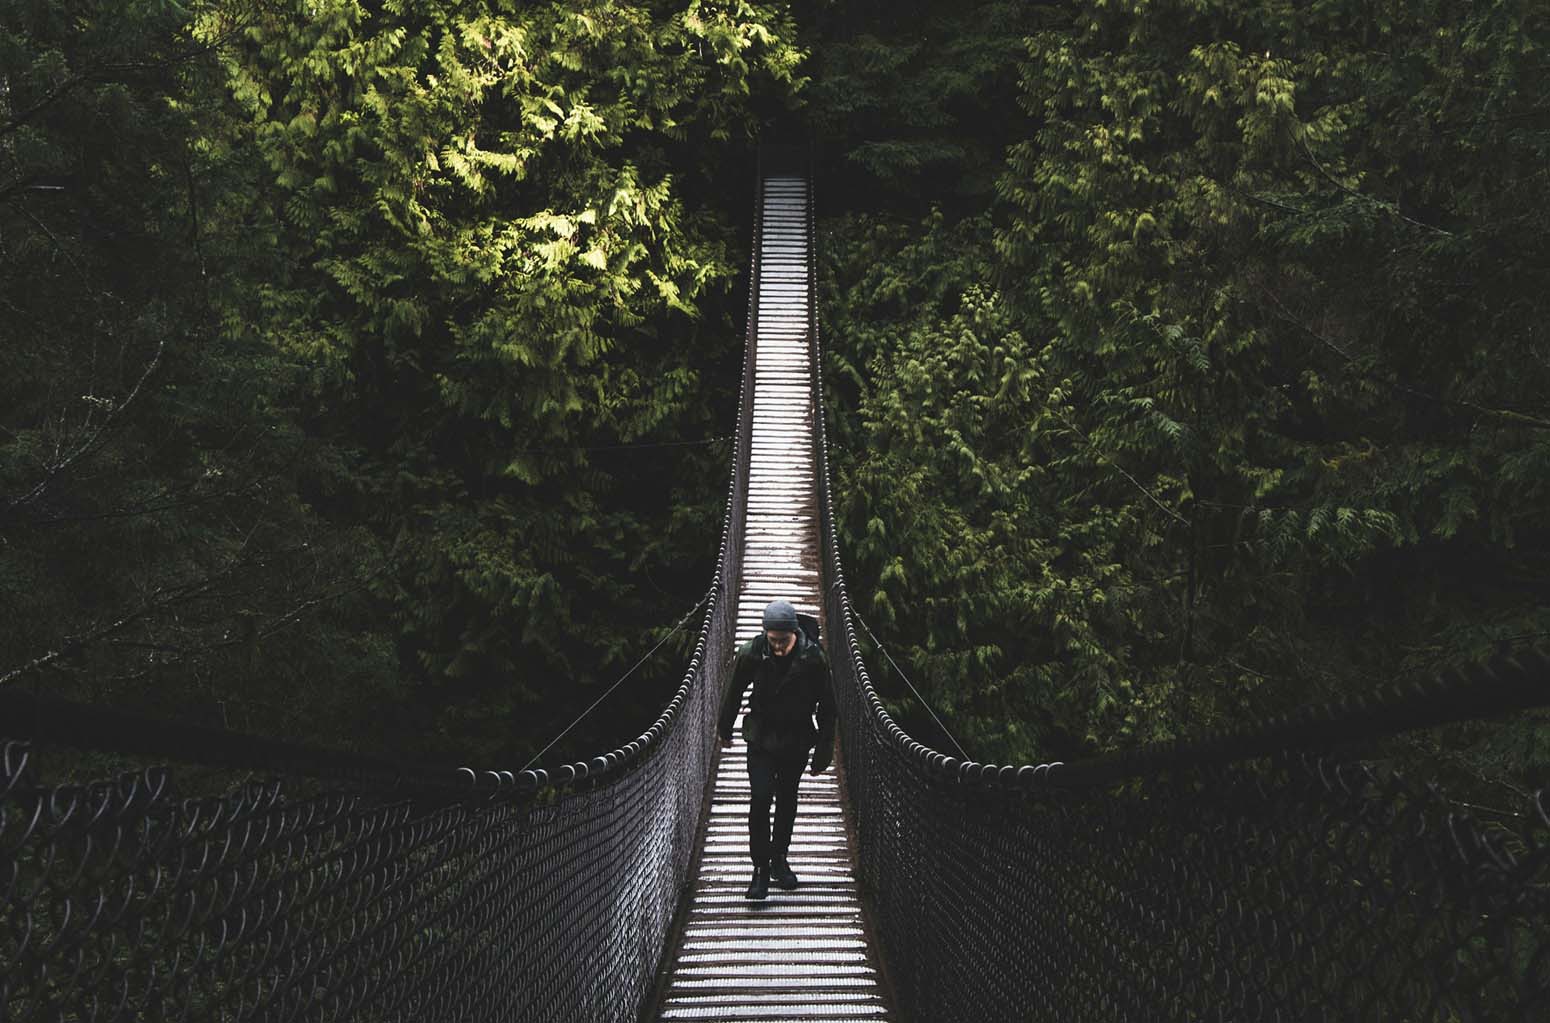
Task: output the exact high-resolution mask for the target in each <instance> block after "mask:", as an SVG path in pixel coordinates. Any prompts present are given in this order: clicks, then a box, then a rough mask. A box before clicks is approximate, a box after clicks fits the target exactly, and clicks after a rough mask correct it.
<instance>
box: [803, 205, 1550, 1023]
mask: <svg viewBox="0 0 1550 1023" xmlns="http://www.w3.org/2000/svg"><path fill="white" fill-rule="evenodd" d="M809 231H810V241H812V242H814V243H816V235H815V233H812V223H811V221H810V223H809ZM811 297H812V298H813V299H814V300H815V301H814V304H813V306H812V308H813V309H814V310H815V313H814V319H813V322H812V325H811V337H812V344H813V348H814V359H813V363H814V366H815V367H820V369H819V370H817V371H815V376H814V385H813V386H814V391H815V401H816V407H817V408H818V409H819V416H818V428H819V439H818V445H817V447H818V458H819V466H818V472H817V478H818V480H819V484H818V485H819V487H820V500H819V506H820V513H821V516H822V525H821V531H822V543H823V545H824V554H823V562H824V569H823V571H824V575H825V591H824V593H825V598H824V599H825V617H826V621H827V623H828V625H827V628H828V631H829V637H830V639H829V643H830V649H831V660H832V664H833V669H834V677H835V689H836V697H837V703H838V708H839V716H840V732H841V748H842V751H843V767H844V771H843V777H844V779H845V785H846V793H847V796H848V798H849V801H850V804H851V807H852V810H853V812H854V817H855V821H856V829H857V839H858V849H859V862H858V864H857V875H858V879H859V881H860V883H861V886H862V889H863V897H864V901H865V902H866V903H867V905H868V908H869V913H870V915H871V918H872V920H871V922H872V926H873V932H874V933H875V935H876V936H877V939H878V941H879V944H880V946H881V948H880V951H881V953H882V959H883V962H884V964H885V966H886V968H887V971H888V974H889V977H890V980H891V983H892V986H893V988H894V992H895V995H896V999H897V1004H898V1007H899V1010H900V1013H901V1015H902V1016H903V1017H904V1018H906V1019H911V1020H918V1021H922V1023H928V1021H929V1023H954V1021H965V1023H999V1021H1012V1020H1016V1021H1043V1020H1047V1021H1051V1023H1081V1021H1093V1023H1099V1021H1102V1023H1117V1021H1136V1023H1142V1021H1144V1023H1157V1021H1173V1020H1177V1021H1218V1023H1243V1021H1247V1020H1254V1021H1261V1020H1264V1021H1288V1023H1290V1021H1294V1020H1295V1021H1313V1020H1323V1021H1329V1023H1337V1021H1338V1023H1348V1021H1351V1020H1396V1021H1398V1020H1404V1021H1438V1023H1442V1021H1449V1023H1451V1021H1491V1023H1497V1021H1521V1023H1529V1021H1531V1020H1536V1021H1537V1020H1541V1019H1544V1018H1545V1015H1544V1014H1545V1012H1546V1008H1545V1007H1546V1006H1547V1005H1550V816H1547V800H1546V795H1545V793H1544V792H1543V791H1541V792H1537V793H1534V794H1532V795H1531V796H1529V797H1528V798H1527V799H1526V800H1524V801H1523V803H1522V805H1520V806H1518V807H1516V808H1514V809H1513V810H1512V811H1510V812H1508V813H1504V814H1497V815H1493V816H1492V818H1491V819H1489V820H1487V821H1482V820H1480V819H1478V818H1477V817H1476V816H1474V815H1472V813H1471V810H1470V808H1469V807H1468V806H1467V805H1465V804H1464V803H1462V802H1460V801H1459V800H1457V799H1453V798H1450V797H1449V795H1448V794H1447V793H1446V792H1445V791H1444V790H1443V789H1442V788H1440V787H1439V786H1437V785H1435V784H1428V783H1426V782H1424V781H1420V780H1416V779H1409V778H1405V777H1403V776H1401V775H1400V774H1399V773H1397V772H1396V771H1394V770H1392V769H1391V768H1390V767H1389V766H1387V765H1386V764H1383V763H1381V762H1371V761H1364V760H1361V759H1359V758H1357V757H1355V756H1354V755H1353V754H1351V753H1350V752H1349V751H1350V747H1349V746H1347V747H1341V746H1339V745H1338V744H1339V743H1342V742H1350V741H1354V740H1368V739H1371V738H1373V737H1375V736H1379V735H1382V734H1384V733H1389V732H1394V731H1398V730H1403V729H1411V728H1418V727H1423V726H1426V725H1432V724H1437V723H1441V722H1447V721H1455V720H1462V719H1465V718H1469V717H1476V716H1481V715H1487V714H1492V713H1499V712H1506V711H1510V710H1515V709H1519V708H1523V707H1528V706H1535V705H1541V704H1544V703H1547V702H1550V660H1547V658H1546V657H1545V655H1544V654H1543V653H1542V652H1528V653H1523V654H1521V655H1519V656H1517V657H1516V658H1504V659H1503V660H1501V661H1500V662H1498V663H1496V664H1495V665H1493V666H1492V667H1490V668H1481V669H1478V670H1472V671H1469V672H1465V673H1458V674H1455V675H1452V676H1449V677H1445V678H1440V679H1434V680H1431V681H1429V682H1426V683H1424V684H1418V685H1413V686H1408V687H1403V688H1399V689H1395V690H1392V691H1389V692H1385V693H1382V694H1376V695H1374V696H1373V697H1370V698H1367V699H1360V700H1353V701H1348V702H1346V703H1341V704H1336V705H1329V706H1324V707H1318V708H1312V709H1309V710H1307V711H1304V712H1302V713H1300V714H1297V715H1292V716H1288V717H1284V718H1278V719H1275V720H1271V721H1265V722H1259V723H1256V724H1254V725H1253V726H1251V727H1247V728H1244V729H1243V730H1241V731H1236V732H1231V733H1224V734H1218V735H1212V736H1208V737H1206V738H1203V739H1201V740H1199V741H1195V742H1191V743H1187V744H1182V743H1180V744H1167V745H1161V746H1156V747H1151V748H1147V749H1143V750H1141V751H1138V752H1135V753H1131V754H1127V755H1122V756H1113V757H1106V758H1101V759H1094V760H1090V761H1086V762H1082V763H1074V764H1042V765H1031V764H1030V765H1015V766H1006V765H994V764H979V763H974V762H969V761H965V760H964V759H961V758H958V757H952V756H948V755H946V754H943V753H940V752H938V751H936V750H934V749H931V748H929V747H927V746H925V745H923V744H922V743H920V742H917V741H915V740H914V739H913V738H911V737H910V736H909V735H908V734H907V733H905V732H904V731H903V729H901V728H900V727H899V726H898V724H897V723H896V722H894V721H893V719H892V718H891V717H890V715H889V714H888V712H887V711H886V709H885V708H884V705H883V701H882V699H881V698H880V696H879V694H878V692H877V690H876V689H875V688H874V686H873V685H872V682H871V679H870V678H869V676H868V673H867V668H866V665H865V663H864V662H863V659H862V654H861V647H860V645H859V643H858V641H857V623H858V621H859V619H857V618H856V617H855V615H854V612H853V610H852V607H851V603H850V598H849V596H848V595H847V592H846V588H845V577H844V572H843V568H842V565H841V561H840V556H839V547H838V543H837V539H836V536H835V529H834V522H835V520H834V510H833V509H834V505H833V501H832V498H831V492H830V487H831V484H832V475H831V469H830V465H829V455H828V440H827V433H826V430H825V429H824V412H823V410H824V403H823V388H822V384H821V367H822V365H823V361H822V348H823V346H822V343H821V338H820V334H819V330H818V324H817V317H816V310H817V304H816V293H814V294H812V296H811ZM1342 748H1344V749H1345V750H1346V753H1345V754H1344V755H1342V754H1341V752H1340V751H1341V749H1342Z"/></svg>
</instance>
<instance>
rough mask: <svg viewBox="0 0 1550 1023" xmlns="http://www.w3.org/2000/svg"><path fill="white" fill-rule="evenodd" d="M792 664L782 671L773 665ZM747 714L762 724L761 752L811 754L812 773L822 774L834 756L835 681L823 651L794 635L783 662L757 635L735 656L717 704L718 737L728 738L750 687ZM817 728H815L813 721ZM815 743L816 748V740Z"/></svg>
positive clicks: (807, 639) (767, 642) (810, 641)
mask: <svg viewBox="0 0 1550 1023" xmlns="http://www.w3.org/2000/svg"><path fill="white" fill-rule="evenodd" d="M787 658H789V659H790V661H791V664H790V666H789V667H788V668H786V670H785V671H784V672H781V671H780V670H779V669H780V667H781V665H779V664H778V663H777V662H779V661H782V660H786V659H787ZM750 683H751V684H752V685H753V692H752V694H750V695H749V697H748V703H749V709H750V710H751V711H754V712H756V713H757V714H758V715H759V719H760V731H761V733H762V735H763V736H764V741H762V742H761V743H760V748H762V749H765V750H767V751H770V752H777V751H783V752H793V753H794V752H795V751H797V750H798V749H801V750H807V749H810V748H811V749H813V769H814V770H815V771H822V770H824V769H825V768H827V767H828V766H829V761H830V759H831V758H832V757H833V756H834V681H833V679H832V678H831V677H830V675H829V658H828V657H827V656H825V655H824V652H823V647H821V646H819V645H818V644H817V643H815V642H813V641H812V640H811V639H809V638H808V637H807V635H806V634H805V633H801V632H799V633H797V645H796V649H794V650H792V651H791V653H789V654H787V655H786V657H785V658H778V657H776V656H775V655H774V654H772V653H770V644H769V641H768V640H767V639H765V638H764V636H763V635H758V636H755V637H754V638H753V639H750V640H749V641H748V642H746V643H744V644H743V645H742V647H740V648H739V649H738V651H737V660H736V661H735V662H734V664H733V668H732V685H731V686H730V687H729V688H728V689H727V695H726V697H725V698H724V699H723V700H722V701H721V717H720V720H719V721H718V722H717V730H718V731H719V732H720V733H721V738H723V739H730V738H731V737H732V725H733V723H734V722H735V721H736V720H737V711H738V708H739V707H741V706H742V703H743V693H744V692H745V691H746V690H747V689H748V686H749V684H750ZM815 714H816V715H817V717H818V727H817V728H816V729H815V728H814V727H813V716H814V715H815ZM815 739H816V740H817V745H816V748H814V740H815Z"/></svg>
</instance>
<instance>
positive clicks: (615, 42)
mask: <svg viewBox="0 0 1550 1023" xmlns="http://www.w3.org/2000/svg"><path fill="white" fill-rule="evenodd" d="M1547 47H1550V10H1547V9H1546V8H1545V7H1544V5H1543V4H1540V3H1534V2H1528V0H1524V2H1509V0H1504V2H1482V3H1473V4H1449V3H1444V2H1440V0H1436V2H1434V0H1417V2H1415V3H1407V4H1402V5H1395V4H1388V5H1373V4H1369V3H1358V2H1355V0H1320V2H1314V3H1307V4H1284V3H1271V2H1238V3H1225V2H1224V3H1201V2H1183V0H1177V2H1141V0H1122V2H1118V3H1107V4H1102V5H1099V4H1088V3H1061V4H1044V5H1035V4H1024V3H1010V2H1002V0H985V2H972V0H965V2H955V3H945V2H930V3H928V2H908V0H906V2H903V3H887V4H884V3H856V2H849V3H839V2H820V0H805V2H795V3H792V4H790V5H782V4H749V3H740V2H734V0H729V2H701V0H676V2H633V3H626V2H618V3H604V2H568V3H555V4H525V3H524V4H517V3H503V2H499V0H465V2H455V0H448V2H444V3H440V4H436V5H430V4H398V3H362V2H346V0H312V2H308V3H306V4H302V3H299V2H292V0H267V2H266V0H252V2H244V3H228V2H225V0H189V2H187V3H178V2H175V0H129V2H125V0H120V2H115V3H107V2H103V0H58V2H56V0H47V2H45V0H12V2H10V3H8V4H7V5H5V6H4V8H0V685H8V686H26V687H29V688H33V689H36V690H38V691H40V692H47V693H53V694H58V695H64V696H70V697H74V698H78V699H87V700H91V701H94V702H100V703H107V704H112V705H114V706H119V707H123V708H126V709H133V710H139V711H144V712H149V713H153V714H157V715H162V716H175V717H178V718H181V719H184V720H190V721H196V722H200V723H205V724H215V725H221V726H226V727H230V728H235V729H240V730H245V731H253V732H260V733H264V734H271V735H280V736H286V737H290V738H295V739H300V740H303V741H309V742H318V743H325V744H328V745H331V746H338V747H344V748H352V749H362V750H374V751H395V752H400V753H405V754H411V755H414V756H422V757H429V758H436V759H440V758H456V759H458V760H460V761H468V760H485V761H492V762H493V761H499V762H502V763H503V764H505V763H510V762H512V761H525V760H526V759H527V757H528V756H530V755H531V754H532V753H534V752H536V751H537V749H538V748H540V747H541V746H542V745H543V744H544V743H545V742H547V741H548V740H549V739H550V738H552V737H553V736H554V734H555V733H556V732H557V731H558V730H559V729H560V728H561V727H563V726H564V725H565V724H566V723H568V722H569V721H570V720H571V718H572V717H573V716H574V715H575V714H576V713H578V712H579V711H580V710H581V709H582V708H584V707H585V706H587V705H588V704H589V703H591V701H592V700H593V699H595V698H596V697H597V695H598V694H600V693H601V692H602V690H603V687H605V686H607V685H608V684H610V683H612V682H613V681H614V680H615V679H616V678H617V677H619V675H620V674H622V673H623V672H624V671H625V670H626V669H627V668H629V667H630V665H632V664H633V663H634V662H635V660H636V659H637V658H638V657H639V656H640V655H641V654H642V653H644V652H645V651H646V650H648V649H649V648H650V647H651V645H652V644H653V643H655V642H656V641H657V639H659V638H661V637H662V636H663V635H664V634H665V633H666V631H667V629H668V628H669V627H670V626H671V625H672V623H673V622H675V621H676V620H677V619H678V617H679V616H680V615H681V614H683V613H684V612H686V611H688V610H689V608H690V607H691V606H692V605H693V604H694V602H695V601H696V600H698V599H699V597H700V596H701V594H702V593H703V592H704V590H705V587H706V586H707V585H709V582H710V578H711V573H712V569H713V559H714V555H715V551H716V545H717V538H718V536H719V532H720V528H721V512H722V506H723V502H724V498H725V493H726V491H725V487H726V483H727V479H728V471H729V468H730V464H729V459H730V457H731V445H730V442H729V435H730V434H731V432H732V430H733V426H734V421H735V414H736V410H735V407H734V406H735V400H736V381H737V379H738V370H739V365H740V360H741V354H742V352H741V349H742V322H741V317H742V312H743V310H744V308H745V307H746V290H745V289H746V286H747V285H746V281H744V280H743V279H742V276H743V273H744V270H745V268H746V265H747V257H748V252H747V245H748V242H749V228H750V214H751V208H752V182H753V168H754V164H753V147H754V144H755V140H756V139H757V138H759V137H761V135H763V136H764V137H770V136H772V135H776V134H778V135H779V136H780V137H782V138H785V139H791V138H804V139H806V138H811V139H814V140H816V142H817V150H816V152H817V155H818V173H817V194H818V199H819V213H820V222H819V235H820V238H819V241H820V252H819V256H820V272H821V277H820V287H821V289H822V295H821V298H822V302H821V309H820V316H821V321H822V329H823V332H824V336H825V339H826V344H827V347H828V364H827V365H826V366H825V371H826V380H827V383H828V386H829V389H830V403H829V413H830V424H829V425H830V430H831V431H832V440H833V443H834V445H835V451H836V467H835V468H836V479H835V485H836V493H837V495H838V498H839V505H840V507H839V512H840V517H841V531H842V532H841V543H842V548H843V550H844V552H845V555H846V557H847V559H848V561H849V563H850V567H849V570H848V571H849V575H850V578H851V580H852V597H853V599H855V601H856V602H857V605H858V609H859V611H860V613H861V615H862V616H863V617H864V618H865V619H866V620H867V622H868V624H869V625H870V626H871V627H872V629H873V630H875V631H876V632H877V633H878V635H879V636H880V637H882V638H883V639H884V641H885V642H886V643H888V645H889V648H890V650H891V651H892V652H893V654H894V656H895V657H896V658H897V659H898V660H899V663H900V664H901V666H903V667H904V668H905V670H906V671H908V672H909V674H910V676H911V678H912V679H913V681H914V682H915V683H916V685H917V686H919V687H920V688H921V690H922V691H923V692H924V694H925V696H926V698H927V699H928V700H929V701H930V702H931V703H933V704H934V706H935V707H936V709H937V711H938V712H939V713H941V714H942V715H943V717H944V719H945V720H946V722H947V724H948V727H949V728H950V729H951V730H952V731H953V733H954V734H955V735H956V736H957V738H958V739H959V740H960V741H961V742H962V743H963V744H964V745H965V746H966V747H967V748H968V749H969V751H970V752H971V753H972V754H973V755H974V756H976V757H977V758H979V759H982V760H986V761H995V762H1007V761H1024V760H1040V759H1064V760H1070V759H1073V758H1075V757H1079V756H1082V755H1086V754H1090V753H1095V752H1103V751H1112V750H1115V749H1121V748H1126V747H1131V746H1134V745H1137V744H1139V743H1143V742H1147V741H1152V740H1158V739H1169V738H1179V737H1188V736H1190V735H1192V734H1199V733H1200V732H1201V731H1204V730H1206V729H1212V728H1220V727H1224V726H1229V725H1232V724H1236V723H1243V722H1245V721H1247V720H1250V719H1252V718H1254V717H1256V716H1259V715H1263V714H1268V713H1276V712H1280V711H1283V710H1286V709H1289V708H1292V707H1296V706H1300V705H1303V704H1305V703H1309V702H1313V701H1322V700H1326V699H1331V698H1335V697H1340V696H1350V695H1353V694H1360V693H1362V692H1367V691H1371V690H1372V689H1374V688H1376V687H1379V686H1382V685H1386V684H1389V683H1392V682H1395V681H1399V680H1403V679H1405V678H1410V677H1415V676H1418V675H1425V674H1430V673H1433V672H1436V671H1439V670H1442V669H1444V668H1447V667H1449V666H1454V665H1459V664H1468V663H1476V662H1479V661H1482V660H1484V659H1486V658H1488V657H1490V656H1491V655H1492V654H1493V653H1495V652H1498V651H1500V650H1502V649H1503V648H1510V647H1512V646H1513V645H1516V644H1524V643H1542V642H1543V641H1544V640H1545V637H1546V635H1547V633H1550V519H1547V511H1550V492H1547V488H1550V483H1547V480H1550V334H1547V322H1550V315H1547V314H1550V241H1547V237H1550V104H1547V103H1546V100H1545V97H1546V96H1550V49H1547ZM692 632H693V630H692V628H691V629H688V630H685V631H684V632H682V633H680V634H679V635H678V636H677V637H676V639H675V640H674V641H671V642H669V643H668V644H667V645H666V646H665V647H664V648H663V650H662V651H661V652H660V653H659V654H658V655H657V656H656V657H654V658H652V659H651V660H650V661H648V662H647V664H646V665H644V666H643V667H642V668H641V670H640V672H639V674H638V675H637V676H635V677H633V678H632V680H631V682H630V684H628V685H627V686H626V687H625V688H623V689H622V690H621V691H620V692H619V693H618V694H616V696H615V697H613V698H612V699H611V700H610V702H609V703H607V704H605V706H604V709H603V710H602V711H601V712H599V713H598V714H595V715H593V716H591V717H589V718H588V719H587V721H586V722H585V723H584V724H583V726H582V727H581V728H580V729H578V731H577V732H576V733H574V734H573V735H572V736H570V737H569V738H568V739H567V741H566V744H565V746H564V747H562V748H561V749H560V750H558V751H557V753H559V754H566V753H568V754H571V755H578V756H579V755H581V754H584V753H588V752H594V751H595V750H596V749H598V748H603V747H605V746H611V745H613V744H616V743H618V742H619V741H621V740H625V739H628V738H630V737H632V736H633V735H635V734H637V733H638V732H639V731H640V729H641V728H642V727H644V725H645V724H647V723H648V722H649V721H650V720H651V719H652V718H654V717H655V715H656V713H657V711H658V710H659V709H660V706H661V704H662V702H663V700H664V694H665V693H666V692H668V691H669V690H670V688H671V687H672V686H674V685H676V683H677V681H678V679H679V677H680V675H681V672H682V669H683V663H684V661H685V659H686V656H687V650H688V648H689V645H690V643H691V642H692V639H691V636H692ZM873 668H874V671H875V672H877V673H878V676H879V680H880V682H881V684H882V685H883V686H884V688H885V691H886V692H888V693H892V694H895V703H894V708H893V709H895V710H896V711H897V712H898V713H899V714H900V715H901V716H903V717H904V719H905V720H906V721H908V722H910V723H911V727H912V728H913V729H914V730H915V731H916V732H917V734H919V735H920V736H921V737H922V738H923V739H924V740H926V741H936V739H937V738H938V737H939V733H938V732H936V731H935V725H933V724H931V723H930V722H929V719H927V718H925V717H924V716H923V715H922V714H921V713H920V709H919V708H918V707H916V706H915V705H914V704H913V703H912V701H911V700H910V699H908V698H906V696H905V690H904V687H903V685H902V682H901V681H900V680H899V679H897V678H896V677H894V673H893V671H892V669H891V668H890V667H889V666H888V665H887V663H886V662H883V663H876V664H874V665H873ZM1408 742H1410V743H1411V744H1412V745H1415V746H1418V747H1424V751H1425V752H1428V753H1436V752H1443V753H1445V754H1446V755H1447V756H1448V757H1449V758H1450V760H1452V761H1454V762H1456V763H1457V765H1458V767H1459V770H1461V771H1467V772H1470V773H1473V774H1475V775H1477V776H1486V777H1489V778H1491V779H1493V782H1492V784H1493V785H1494V784H1516V783H1518V782H1523V783H1528V784H1544V783H1545V782H1546V781H1547V780H1550V771H1547V768H1550V728H1547V727H1546V725H1545V722H1544V718H1543V716H1535V715H1529V716H1525V717H1522V718H1519V719H1517V720H1515V721H1514V722H1511V723H1509V724H1506V725H1502V726H1472V727H1466V728H1455V729H1449V730H1444V731H1442V732H1438V733H1429V734H1428V735H1426V736H1423V737H1419V738H1414V739H1411V740H1408ZM1497 779H1505V780H1497Z"/></svg>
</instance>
